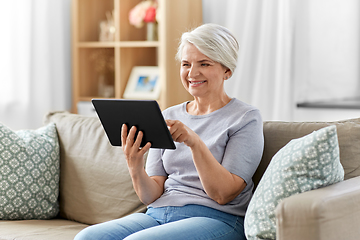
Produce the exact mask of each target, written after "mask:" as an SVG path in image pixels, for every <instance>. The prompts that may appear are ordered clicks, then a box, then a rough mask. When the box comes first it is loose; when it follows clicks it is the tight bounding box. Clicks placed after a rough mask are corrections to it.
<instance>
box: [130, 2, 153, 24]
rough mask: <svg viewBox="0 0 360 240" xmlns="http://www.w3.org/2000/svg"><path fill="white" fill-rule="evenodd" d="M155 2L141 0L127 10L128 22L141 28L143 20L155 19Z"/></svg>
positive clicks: (150, 20) (151, 20)
mask: <svg viewBox="0 0 360 240" xmlns="http://www.w3.org/2000/svg"><path fill="white" fill-rule="evenodd" d="M156 8H157V2H156V1H153V0H146V1H142V2H140V3H139V4H137V5H136V6H135V7H134V8H133V9H131V11H130V12H129V22H130V24H131V25H134V26H135V27H137V28H141V27H142V26H143V25H144V22H155V21H156Z"/></svg>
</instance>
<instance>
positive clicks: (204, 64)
mask: <svg viewBox="0 0 360 240" xmlns="http://www.w3.org/2000/svg"><path fill="white" fill-rule="evenodd" d="M201 66H203V67H207V66H210V64H208V63H202V64H201Z"/></svg>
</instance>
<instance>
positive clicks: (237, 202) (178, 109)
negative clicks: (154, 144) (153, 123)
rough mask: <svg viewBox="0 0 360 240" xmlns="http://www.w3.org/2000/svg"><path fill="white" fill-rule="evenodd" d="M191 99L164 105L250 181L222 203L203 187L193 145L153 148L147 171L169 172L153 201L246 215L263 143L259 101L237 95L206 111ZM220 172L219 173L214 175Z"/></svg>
mask: <svg viewBox="0 0 360 240" xmlns="http://www.w3.org/2000/svg"><path fill="white" fill-rule="evenodd" d="M186 105H187V102H185V103H182V104H179V105H176V106H173V107H170V108H168V109H166V110H165V111H163V115H164V118H165V119H172V120H180V121H181V122H182V123H184V124H185V125H186V126H188V127H189V128H191V129H192V130H193V131H194V132H195V133H197V134H198V135H199V136H200V138H201V139H202V140H203V141H204V142H205V144H206V146H207V147H208V148H209V149H210V151H211V153H212V154H213V156H214V157H215V158H216V159H217V161H218V162H219V163H220V164H221V165H222V166H224V167H225V168H226V169H227V170H228V171H230V172H231V173H233V174H236V175H238V176H239V177H241V178H242V179H244V180H245V182H246V183H247V186H246V188H245V189H244V190H243V191H242V192H241V193H240V194H239V195H238V196H237V197H236V198H235V199H234V200H233V201H231V202H229V203H227V204H225V205H220V204H218V203H217V202H215V201H214V200H212V199H211V198H210V197H209V196H208V195H207V194H206V193H205V191H204V188H203V186H202V184H201V182H200V178H199V175H198V173H197V171H196V167H195V165H194V162H193V159H192V154H191V150H190V148H189V147H187V146H186V145H185V144H184V143H175V145H176V149H175V150H164V149H150V151H149V155H148V158H147V163H146V172H147V173H148V175H149V176H167V177H168V178H167V180H166V181H165V190H164V193H163V194H162V196H161V197H160V198H158V199H157V200H155V201H154V202H153V203H151V204H150V205H149V207H154V208H156V207H164V206H184V205H188V204H197V205H202V206H207V207H211V208H214V209H217V210H220V211H223V212H227V213H230V214H234V215H238V216H245V212H246V208H247V206H248V204H249V201H250V199H251V196H252V189H253V186H254V184H253V182H252V176H253V174H254V172H255V170H256V168H257V167H258V165H259V163H260V160H261V156H262V153H263V147H264V137H263V122H262V119H261V116H260V112H259V110H258V109H256V108H255V107H253V106H251V105H248V104H246V103H243V102H241V101H240V100H238V99H235V98H233V99H232V100H231V101H230V102H229V103H228V104H227V105H225V106H224V107H222V108H221V109H218V110H216V111H214V112H212V113H210V114H207V115H196V116H195V115H190V114H189V113H187V111H186ZM214 177H216V176H214Z"/></svg>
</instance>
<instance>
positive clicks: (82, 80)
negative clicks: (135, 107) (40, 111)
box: [72, 0, 202, 112]
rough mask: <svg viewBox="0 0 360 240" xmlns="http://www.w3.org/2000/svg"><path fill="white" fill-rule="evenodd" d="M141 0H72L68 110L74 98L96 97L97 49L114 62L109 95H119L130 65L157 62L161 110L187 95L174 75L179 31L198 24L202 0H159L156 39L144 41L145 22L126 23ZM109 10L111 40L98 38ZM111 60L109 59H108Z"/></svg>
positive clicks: (176, 64) (86, 99)
mask: <svg viewBox="0 0 360 240" xmlns="http://www.w3.org/2000/svg"><path fill="white" fill-rule="evenodd" d="M139 2H141V0H73V2H72V54H73V59H72V61H73V62H72V67H73V69H72V70H73V76H72V78H73V106H72V108H73V111H74V112H77V103H78V102H79V101H90V100H91V99H92V98H99V95H98V78H99V73H98V72H97V71H96V65H95V63H94V60H93V58H94V53H96V51H102V52H103V53H104V54H105V55H106V60H107V61H109V62H110V63H111V64H113V66H114V73H113V83H111V84H113V86H114V95H115V96H114V97H115V98H120V99H121V98H122V97H123V94H124V91H125V88H126V84H127V81H128V79H129V76H130V73H131V70H132V68H133V67H134V66H158V67H159V70H160V81H161V93H160V97H159V99H156V100H158V102H159V104H160V106H161V108H162V109H164V108H167V107H169V106H172V105H175V104H178V103H181V102H184V101H186V100H189V99H191V96H190V95H189V94H188V93H187V92H186V91H185V90H184V88H183V86H182V84H181V82H180V77H179V64H178V63H177V62H176V60H175V54H176V51H177V46H178V41H179V39H180V36H181V34H182V33H183V32H184V31H186V30H189V29H191V28H194V27H196V26H199V25H200V24H201V23H202V3H201V2H202V1H201V0H158V4H159V11H158V14H159V16H160V19H159V23H158V39H159V40H158V41H146V26H144V27H143V28H140V29H139V28H136V27H134V26H132V25H130V23H129V20H128V15H129V12H130V10H131V9H132V8H133V7H134V6H135V5H136V4H138V3H139ZM113 10H114V22H115V23H114V24H115V29H116V31H115V39H114V41H111V42H100V41H99V40H98V39H99V24H100V21H102V20H105V19H106V12H112V11H113ZM112 61H113V62H112Z"/></svg>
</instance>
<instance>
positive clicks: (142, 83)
mask: <svg viewBox="0 0 360 240" xmlns="http://www.w3.org/2000/svg"><path fill="white" fill-rule="evenodd" d="M160 87H161V86H160V76H159V67H153V66H136V67H133V69H132V70H131V74H130V77H129V80H128V83H127V85H126V88H125V92H124V98H129V99H158V98H159V95H160Z"/></svg>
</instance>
